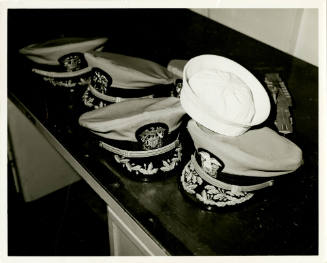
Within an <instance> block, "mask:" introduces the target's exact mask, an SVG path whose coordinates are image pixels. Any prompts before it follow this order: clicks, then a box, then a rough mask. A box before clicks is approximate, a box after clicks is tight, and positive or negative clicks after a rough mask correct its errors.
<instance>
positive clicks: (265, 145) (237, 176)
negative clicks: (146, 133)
mask: <svg viewBox="0 0 327 263" xmlns="http://www.w3.org/2000/svg"><path fill="white" fill-rule="evenodd" d="M187 129H188V131H189V133H190V135H191V137H192V140H193V142H194V146H195V152H194V154H193V155H192V156H191V160H190V161H189V162H188V163H187V164H186V165H185V167H184V169H183V171H182V174H181V176H180V182H181V186H182V187H181V190H182V192H183V193H185V194H186V195H187V196H189V197H191V198H192V199H193V200H195V201H196V202H198V203H199V204H201V205H203V206H205V207H206V208H220V207H225V206H227V207H228V206H234V205H238V204H241V203H244V202H245V201H248V200H250V199H251V198H252V197H253V196H254V195H255V191H258V190H261V189H264V188H267V187H270V186H272V185H273V184H274V181H275V180H276V179H277V178H279V177H280V176H281V175H285V174H290V173H292V172H294V171H296V170H297V169H298V168H299V167H300V166H301V164H302V163H303V161H302V151H301V149H300V148H299V147H298V146H297V145H296V144H294V143H293V142H291V141H290V140H288V139H286V138H285V137H283V136H280V135H279V134H278V133H276V132H275V131H273V130H272V129H270V128H268V127H264V128H260V129H252V130H249V131H248V132H246V133H244V134H242V135H240V136H225V135H221V134H218V133H215V132H212V131H210V130H208V129H207V128H206V127H204V126H202V125H201V124H199V123H197V122H196V121H194V120H192V119H191V120H190V121H189V122H188V124H187Z"/></svg>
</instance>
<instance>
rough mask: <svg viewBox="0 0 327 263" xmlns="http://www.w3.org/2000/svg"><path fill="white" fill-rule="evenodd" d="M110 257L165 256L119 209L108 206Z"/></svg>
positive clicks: (165, 253)
mask: <svg viewBox="0 0 327 263" xmlns="http://www.w3.org/2000/svg"><path fill="white" fill-rule="evenodd" d="M107 211H108V221H109V241H110V255H111V256H167V255H168V252H167V251H165V250H164V249H163V248H162V247H160V246H159V244H157V243H156V242H155V241H154V240H153V239H152V238H151V237H150V236H149V235H148V234H147V233H146V232H145V231H144V230H143V229H142V228H141V227H140V226H139V225H138V224H137V223H136V222H135V221H134V220H133V219H132V218H131V217H130V216H129V215H128V214H127V213H126V212H125V211H124V210H123V209H122V208H121V207H119V206H116V205H110V206H109V205H108V206H107Z"/></svg>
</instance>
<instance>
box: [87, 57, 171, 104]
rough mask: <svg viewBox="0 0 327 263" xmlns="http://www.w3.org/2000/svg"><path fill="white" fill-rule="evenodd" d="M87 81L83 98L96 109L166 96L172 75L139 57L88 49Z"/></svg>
mask: <svg viewBox="0 0 327 263" xmlns="http://www.w3.org/2000/svg"><path fill="white" fill-rule="evenodd" d="M85 58H86V60H87V61H88V63H89V65H90V66H91V67H92V75H91V76H92V77H91V82H90V83H89V87H88V89H87V92H86V93H85V94H84V96H83V100H84V102H85V104H86V105H88V106H89V107H94V108H99V107H104V106H106V105H110V104H112V103H116V102H122V101H125V100H130V99H134V98H154V97H169V96H171V91H172V90H173V89H174V87H175V78H174V76H173V74H171V73H170V72H169V71H168V70H167V69H166V68H164V67H163V66H161V65H159V64H157V63H155V62H152V61H149V60H146V59H142V58H136V57H131V56H125V55H121V54H115V53H109V52H96V51H95V52H88V53H86V54H85Z"/></svg>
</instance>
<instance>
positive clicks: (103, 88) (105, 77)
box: [91, 69, 112, 94]
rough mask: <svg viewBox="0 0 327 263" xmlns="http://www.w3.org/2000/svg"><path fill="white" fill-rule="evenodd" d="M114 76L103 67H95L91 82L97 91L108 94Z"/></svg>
mask: <svg viewBox="0 0 327 263" xmlns="http://www.w3.org/2000/svg"><path fill="white" fill-rule="evenodd" d="M111 83H112V78H111V77H110V76H109V74H107V73H105V72H104V71H103V70H101V69H93V71H92V80H91V84H92V86H93V88H95V89H96V90H97V91H99V92H101V93H103V94H106V93H107V88H108V87H110V85H111Z"/></svg>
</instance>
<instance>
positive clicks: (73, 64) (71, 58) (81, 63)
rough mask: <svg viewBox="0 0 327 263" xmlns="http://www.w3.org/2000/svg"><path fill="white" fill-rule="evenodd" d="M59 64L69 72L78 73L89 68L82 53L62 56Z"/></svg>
mask: <svg viewBox="0 0 327 263" xmlns="http://www.w3.org/2000/svg"><path fill="white" fill-rule="evenodd" d="M59 63H60V64H61V65H62V66H63V67H64V68H65V70H66V71H67V72H72V71H77V70H81V69H83V68H86V67H87V62H86V60H85V59H84V56H83V54H82V53H70V54H67V55H65V56H62V57H61V58H60V59H59Z"/></svg>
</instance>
